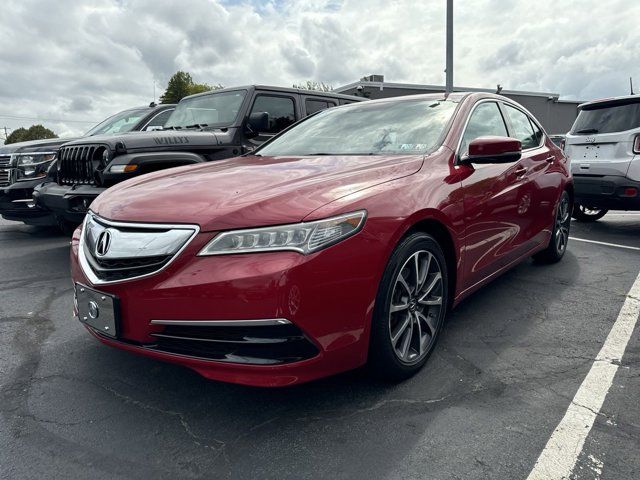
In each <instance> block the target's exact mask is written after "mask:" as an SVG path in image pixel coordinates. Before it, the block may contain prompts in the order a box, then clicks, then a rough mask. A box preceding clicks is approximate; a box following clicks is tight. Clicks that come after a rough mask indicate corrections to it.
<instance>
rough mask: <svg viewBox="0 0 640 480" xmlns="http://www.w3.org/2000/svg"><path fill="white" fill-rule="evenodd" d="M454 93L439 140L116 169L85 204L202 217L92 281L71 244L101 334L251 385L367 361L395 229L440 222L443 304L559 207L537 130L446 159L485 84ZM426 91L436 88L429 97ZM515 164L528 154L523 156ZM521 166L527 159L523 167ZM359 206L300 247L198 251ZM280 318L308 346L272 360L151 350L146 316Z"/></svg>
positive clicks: (540, 228) (518, 255)
mask: <svg viewBox="0 0 640 480" xmlns="http://www.w3.org/2000/svg"><path fill="white" fill-rule="evenodd" d="M455 96H456V98H458V99H459V100H460V105H459V107H458V109H457V110H456V113H455V115H454V117H453V119H452V121H451V122H450V124H449V126H448V128H447V130H446V134H445V135H444V138H443V140H442V144H441V145H440V147H439V148H438V149H437V150H436V151H435V152H433V153H432V154H431V155H428V156H422V155H416V156H403V157H399V156H377V157H372V156H367V157H354V156H329V157H326V156H325V157H314V156H307V157H297V158H283V157H275V158H272V157H257V156H248V157H241V158H236V159H231V160H226V161H218V162H213V163H210V164H203V165H200V166H197V167H183V168H177V169H173V170H169V171H164V172H157V173H154V174H149V175H145V176H143V177H140V178H137V179H134V180H131V181H129V182H124V183H122V184H120V185H117V186H115V187H113V188H111V189H109V190H108V191H107V192H105V193H104V194H102V195H101V196H100V197H99V198H98V199H97V200H96V201H95V202H94V203H93V205H92V211H94V212H95V213H96V214H97V215H99V216H101V217H103V218H106V219H109V220H113V221H121V222H145V223H149V222H158V223H172V224H173V223H187V224H197V225H199V226H200V232H199V233H198V234H197V236H196V237H195V238H194V240H193V241H192V242H191V243H190V244H189V245H188V247H187V248H186V249H185V250H184V251H182V252H181V253H180V254H179V255H178V256H177V258H176V259H175V260H174V261H173V262H172V263H171V264H170V265H169V266H168V267H167V268H165V269H164V270H162V271H160V272H158V273H156V274H153V275H150V276H148V277H145V278H140V279H135V280H127V281H121V282H118V283H113V284H108V285H95V286H94V285H92V283H91V282H90V281H89V279H88V278H87V276H86V275H85V274H84V272H83V271H82V268H81V267H80V265H79V262H78V241H79V230H78V231H76V233H75V235H74V237H73V241H72V250H71V265H72V266H71V269H72V276H73V280H74V281H76V282H79V283H82V284H85V285H88V286H90V287H93V288H96V289H98V290H101V291H104V292H107V293H110V294H113V295H116V296H117V297H119V299H120V304H121V310H122V329H121V337H122V341H121V340H113V339H110V338H106V337H104V336H102V335H99V334H96V333H95V332H93V331H92V330H91V329H89V330H90V331H91V332H92V333H93V334H94V335H95V336H96V337H97V338H98V339H99V340H100V341H102V342H103V343H106V344H108V345H111V346H114V347H118V348H123V349H125V350H130V351H132V352H136V353H140V354H143V355H146V356H149V357H152V358H156V359H160V360H166V361H170V362H175V363H179V364H182V365H184V366H187V367H190V368H192V369H194V370H196V371H197V372H199V373H200V374H202V375H203V376H205V377H207V378H211V379H217V380H223V381H229V382H237V383H243V384H249V385H259V386H282V385H290V384H294V383H300V382H305V381H309V380H313V379H316V378H320V377H324V376H328V375H332V374H336V373H339V372H342V371H346V370H349V369H353V368H356V367H358V366H361V365H363V364H364V363H366V361H367V355H368V353H369V352H368V345H369V329H370V323H371V318H372V313H373V307H374V299H375V297H376V292H377V289H378V284H379V281H380V278H381V276H382V273H383V271H384V269H385V266H386V263H387V260H388V258H389V256H390V255H391V253H392V251H393V249H394V247H395V246H396V244H397V243H398V241H399V240H400V239H401V238H402V237H403V236H404V235H405V234H406V233H407V232H408V231H410V230H411V229H412V228H419V227H420V226H421V225H422V226H426V227H427V228H434V226H435V227H439V228H440V229H441V231H442V232H444V233H445V236H446V238H447V239H448V242H449V248H448V251H449V252H450V260H451V261H450V263H451V268H452V270H451V271H450V274H449V277H450V279H451V282H452V285H451V288H452V289H453V290H452V295H451V296H452V298H453V301H452V306H455V305H456V304H457V303H459V302H460V300H461V299H462V298H464V297H465V296H467V295H469V294H470V293H471V292H473V291H475V290H476V289H478V288H479V287H480V286H482V285H483V284H485V283H487V282H488V281H490V280H491V279H493V278H495V277H496V276H497V275H499V274H500V273H502V272H504V271H505V270H506V269H508V268H509V267H511V266H513V265H515V264H516V263H518V262H519V261H521V260H523V259H525V258H527V257H528V256H530V255H532V254H533V253H535V252H537V251H540V250H542V249H543V248H545V247H546V245H547V244H548V242H549V239H550V236H551V229H552V226H553V221H554V215H555V207H556V204H557V202H558V199H559V197H560V195H561V193H562V191H563V190H565V189H568V190H569V191H571V177H570V173H569V171H568V168H567V163H566V160H565V158H564V156H563V154H562V152H561V151H560V150H559V149H558V148H557V147H556V146H555V145H554V144H553V143H552V142H551V141H550V140H549V139H548V138H547V137H546V135H545V140H544V143H543V145H542V146H541V147H538V148H535V149H531V150H525V151H523V153H522V158H521V159H520V160H518V161H516V162H513V163H509V164H488V165H474V166H472V165H456V153H455V152H456V149H457V148H458V143H459V139H460V137H461V135H462V132H463V130H464V127H465V124H466V121H467V117H468V116H469V114H470V112H471V110H472V109H473V106H474V105H475V104H476V103H477V102H478V101H481V100H486V99H493V100H497V101H503V102H509V103H511V104H513V102H511V101H510V100H508V99H505V98H504V97H500V96H497V95H491V94H477V93H474V94H455ZM434 98H435V97H434ZM522 167H524V168H522ZM523 172H524V173H523ZM356 210H366V211H367V219H366V223H365V224H364V227H363V229H362V231H360V232H359V233H357V234H356V235H354V236H352V237H350V238H347V239H346V240H344V241H341V242H340V243H338V244H336V245H334V246H331V247H328V248H326V249H324V250H321V251H318V252H316V253H312V254H310V255H301V254H299V253H296V252H286V251H281V252H267V253H250V254H236V255H220V256H209V257H201V256H197V253H198V252H199V251H200V250H201V249H202V248H203V247H204V246H205V245H206V244H207V243H208V242H209V241H210V240H211V239H212V238H213V237H214V236H215V235H216V233H217V232H219V231H221V230H228V229H238V228H249V227H259V226H266V225H277V224H286V223H293V222H299V221H301V220H306V221H308V220H316V219H323V218H327V217H330V216H334V215H338V214H341V213H347V212H353V211H356ZM281 317H283V318H287V319H288V320H290V321H291V322H292V323H294V324H295V325H296V326H298V327H299V328H300V329H302V331H303V332H304V333H305V334H306V336H307V337H308V338H309V339H311V341H312V342H313V343H314V344H315V345H316V346H317V347H318V349H319V354H318V355H317V356H315V357H313V358H311V359H309V360H304V361H300V362H294V363H288V364H282V365H277V366H262V365H246V364H233V363H223V362H217V361H211V360H202V359H198V358H189V357H185V356H179V355H173V354H169V353H164V352H162V353H161V352H157V351H149V350H145V349H143V348H140V347H139V346H136V345H133V344H130V343H127V342H140V343H145V342H151V341H153V337H150V336H149V334H150V333H152V332H158V331H160V330H162V326H158V325H150V321H151V319H184V320H216V319H220V320H222V319H225V320H229V319H238V320H242V319H262V318H281Z"/></svg>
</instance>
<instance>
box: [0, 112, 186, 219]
mask: <svg viewBox="0 0 640 480" xmlns="http://www.w3.org/2000/svg"><path fill="white" fill-rule="evenodd" d="M174 108H175V105H156V104H151V105H149V106H148V107H136V108H130V109H127V110H123V111H122V112H118V113H116V114H115V115H112V116H110V117H109V118H107V119H105V120H104V121H102V122H100V123H99V124H97V125H96V126H94V127H93V128H92V129H91V130H89V131H88V132H87V133H85V134H84V136H85V137H91V136H96V135H114V134H118V133H123V132H134V131H151V130H154V129H158V128H162V127H163V126H164V124H165V122H166V121H167V119H168V118H169V115H171V113H172V112H173V110H174ZM76 140H78V139H75V138H74V139H70V138H52V139H48V140H33V141H29V142H20V143H12V144H9V145H4V146H1V147H0V215H2V217H3V218H5V219H7V220H16V221H19V222H24V223H26V224H29V225H55V223H56V221H55V218H54V216H53V214H52V213H51V211H50V210H47V209H44V208H41V207H38V206H36V205H35V204H34V201H33V189H34V187H36V186H37V185H39V184H41V183H42V182H43V181H46V178H47V171H48V170H49V167H50V166H51V164H52V163H53V162H54V159H55V157H56V154H57V153H58V150H59V149H60V147H61V146H62V145H63V144H65V143H67V142H70V141H76Z"/></svg>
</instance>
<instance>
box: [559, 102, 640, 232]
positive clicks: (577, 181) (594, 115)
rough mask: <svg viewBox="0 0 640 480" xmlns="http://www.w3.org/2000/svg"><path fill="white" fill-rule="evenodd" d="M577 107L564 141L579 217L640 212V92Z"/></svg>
mask: <svg viewBox="0 0 640 480" xmlns="http://www.w3.org/2000/svg"><path fill="white" fill-rule="evenodd" d="M578 109H579V111H580V112H579V114H578V118H576V121H575V123H574V124H573V127H571V132H569V133H568V134H567V136H566V140H565V155H566V156H567V158H568V159H569V160H570V162H571V173H572V174H573V184H574V188H575V203H574V205H575V206H574V210H573V216H574V218H575V219H577V220H580V221H585V222H593V221H595V220H598V219H599V218H602V217H603V216H604V215H605V214H606V213H607V211H608V210H613V209H615V210H640V95H631V96H626V97H616V98H607V99H605V100H596V101H593V102H588V103H583V104H582V105H579V106H578Z"/></svg>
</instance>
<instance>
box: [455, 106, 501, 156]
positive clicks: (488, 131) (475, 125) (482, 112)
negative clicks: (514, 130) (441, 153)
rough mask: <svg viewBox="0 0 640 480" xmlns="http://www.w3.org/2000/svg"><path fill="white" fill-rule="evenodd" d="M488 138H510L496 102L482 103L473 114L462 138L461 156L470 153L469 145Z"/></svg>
mask: <svg viewBox="0 0 640 480" xmlns="http://www.w3.org/2000/svg"><path fill="white" fill-rule="evenodd" d="M486 136H498V137H508V136H509V134H508V133H507V126H506V125H505V123H504V118H502V113H500V108H499V107H498V104H497V103H495V102H484V103H481V104H479V105H478V106H477V107H476V108H475V110H474V111H473V112H472V113H471V117H470V118H469V123H467V128H466V129H465V131H464V135H463V136H462V143H461V144H460V154H461V155H465V154H466V153H467V152H468V151H469V144H470V143H471V142H472V141H474V140H475V139H476V138H479V137H486Z"/></svg>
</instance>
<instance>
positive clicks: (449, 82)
mask: <svg viewBox="0 0 640 480" xmlns="http://www.w3.org/2000/svg"><path fill="white" fill-rule="evenodd" d="M445 72H446V74H447V75H446V85H445V90H444V91H445V94H447V95H448V94H450V93H451V92H453V0H447V64H446V70H445Z"/></svg>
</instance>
